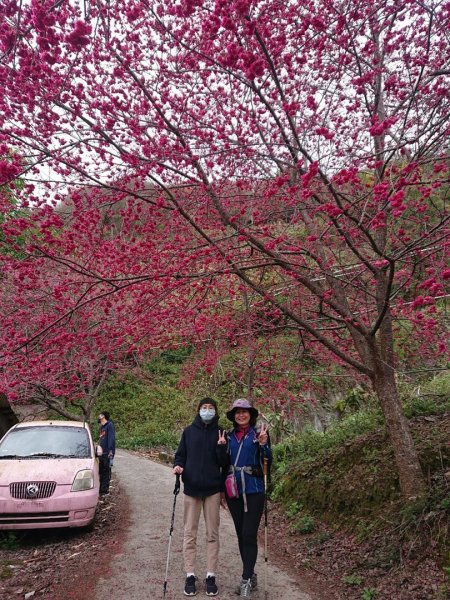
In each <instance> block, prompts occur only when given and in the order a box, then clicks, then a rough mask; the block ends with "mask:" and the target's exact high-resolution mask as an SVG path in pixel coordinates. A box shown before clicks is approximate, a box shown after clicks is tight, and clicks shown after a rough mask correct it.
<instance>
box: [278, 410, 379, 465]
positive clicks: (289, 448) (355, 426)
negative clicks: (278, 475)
mask: <svg viewBox="0 0 450 600" xmlns="http://www.w3.org/2000/svg"><path fill="white" fill-rule="evenodd" d="M381 424H382V417H381V415H380V413H379V412H377V411H374V410H364V411H359V412H357V413H355V414H352V415H349V416H348V417H346V418H345V419H343V420H342V421H338V422H336V423H334V424H333V425H332V426H331V427H329V428H328V429H327V430H326V431H325V432H319V431H316V430H315V429H313V427H311V426H307V427H305V429H304V430H303V431H302V432H301V433H299V434H297V435H294V436H291V437H288V438H286V439H285V440H284V441H283V442H282V443H281V444H278V445H277V446H276V447H275V449H274V453H275V459H276V464H277V463H278V462H280V463H284V462H285V461H286V460H289V461H290V462H292V461H294V460H297V459H298V460H300V461H301V462H302V463H304V462H307V461H308V460H315V459H316V458H317V456H318V455H319V454H321V453H323V452H325V451H327V450H330V449H333V448H337V447H340V446H341V445H343V444H345V443H346V442H348V441H350V440H352V439H354V438H355V437H357V436H358V435H361V434H363V433H367V432H370V431H374V430H375V429H377V428H378V427H380V425H381Z"/></svg>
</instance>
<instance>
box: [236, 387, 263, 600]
mask: <svg viewBox="0 0 450 600" xmlns="http://www.w3.org/2000/svg"><path fill="white" fill-rule="evenodd" d="M257 417H258V411H257V410H256V408H254V407H253V406H252V405H251V404H250V402H249V401H248V400H246V399H245V398H239V399H238V400H235V401H234V402H233V406H232V407H231V409H230V410H229V411H228V412H227V418H228V420H230V421H231V422H232V423H233V426H234V427H233V430H232V431H231V432H230V433H229V434H228V453H229V458H230V467H229V471H228V475H227V479H226V481H225V490H226V499H227V505H228V508H229V511H230V514H231V517H232V519H233V522H234V527H235V529H236V534H237V538H238V544H239V552H240V555H241V559H242V580H241V583H240V586H239V594H240V596H241V597H243V598H248V597H250V593H251V591H252V589H255V588H256V586H257V579H256V574H255V571H254V568H255V563H256V558H257V555H258V528H259V524H260V521H261V517H262V514H263V511H264V501H265V486H264V459H267V462H268V464H269V465H270V464H271V462H272V451H271V449H270V442H269V435H268V431H267V427H266V426H264V425H261V427H260V428H257V427H256V419H257Z"/></svg>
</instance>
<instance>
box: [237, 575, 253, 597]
mask: <svg viewBox="0 0 450 600" xmlns="http://www.w3.org/2000/svg"><path fill="white" fill-rule="evenodd" d="M251 593H252V580H251V579H243V580H242V581H241V589H240V594H239V596H240V597H241V598H250V595H251Z"/></svg>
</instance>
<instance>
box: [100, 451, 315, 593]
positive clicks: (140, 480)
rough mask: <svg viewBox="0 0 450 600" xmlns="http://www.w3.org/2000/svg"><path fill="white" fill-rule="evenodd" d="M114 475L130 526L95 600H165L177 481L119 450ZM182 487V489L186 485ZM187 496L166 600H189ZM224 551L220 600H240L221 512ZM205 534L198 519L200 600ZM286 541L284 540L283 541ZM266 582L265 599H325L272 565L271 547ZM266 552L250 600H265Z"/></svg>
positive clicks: (234, 557)
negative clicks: (185, 560) (126, 504)
mask: <svg viewBox="0 0 450 600" xmlns="http://www.w3.org/2000/svg"><path fill="white" fill-rule="evenodd" d="M114 476H115V477H116V478H117V479H118V480H119V483H120V486H121V488H122V489H123V490H124V491H125V493H126V494H127V496H128V497H129V502H130V511H131V514H130V527H129V530H128V534H127V537H126V540H125V543H124V546H123V552H122V553H121V554H118V555H117V556H116V557H115V559H114V561H113V563H112V567H111V571H110V572H109V573H108V574H107V575H105V578H101V579H100V580H99V581H98V584H97V588H96V595H95V600H104V599H105V597H108V598H111V600H153V599H154V598H161V599H162V598H163V583H164V576H165V571H166V560H167V549H168V543H169V529H170V518H171V514H172V507H173V499H174V496H173V489H174V483H175V478H174V476H173V474H172V469H171V468H170V467H168V466H165V465H162V464H158V463H155V462H153V461H150V460H148V459H146V458H143V457H140V456H136V455H134V454H131V453H128V452H126V451H124V450H119V451H118V452H117V454H116V457H115V460H114ZM182 487H183V486H182ZM183 496H184V495H183V493H182V489H181V492H180V494H179V495H178V497H177V504H176V516H175V525H174V532H173V536H172V545H171V553H170V564H169V575H168V578H167V579H168V584H167V591H166V596H165V600H174V599H176V598H177V599H180V598H186V596H184V594H183V587H184V577H185V574H184V571H183V560H182V538H183V523H182V518H183ZM220 531H221V537H220V542H221V549H220V563H219V573H218V576H217V583H218V585H219V595H218V598H221V599H223V600H236V599H237V596H236V594H235V593H234V590H235V588H236V585H237V582H238V581H239V579H240V557H239V551H238V546H237V541H236V537H235V533H234V527H233V522H232V520H231V517H230V515H229V514H228V512H227V511H225V510H223V509H221V526H220ZM204 537H205V530H204V525H203V522H202V518H201V520H200V529H199V537H198V542H199V544H198V545H199V552H198V556H197V575H198V577H199V585H198V594H197V596H198V597H202V596H203V597H206V596H205V592H204V588H203V583H202V580H203V578H204V577H205V567H206V563H205V555H204V546H205V543H204ZM281 541H282V540H280V542H281ZM268 556H269V563H268V568H267V581H268V583H269V585H268V586H267V587H268V594H267V600H278V599H283V600H325V598H317V596H314V598H313V597H312V596H311V595H310V593H309V592H308V591H307V590H306V589H301V587H300V586H299V584H298V582H296V581H294V579H292V578H291V577H290V576H289V574H288V573H285V572H283V571H281V570H280V569H278V568H277V567H275V566H274V565H272V564H270V548H269V550H268ZM264 569H265V565H264V549H263V548H261V549H260V552H259V557H258V562H257V565H256V569H255V570H256V572H257V573H258V575H259V589H258V590H255V591H254V592H253V594H252V598H254V599H255V600H266V599H265V598H264V589H263V588H264Z"/></svg>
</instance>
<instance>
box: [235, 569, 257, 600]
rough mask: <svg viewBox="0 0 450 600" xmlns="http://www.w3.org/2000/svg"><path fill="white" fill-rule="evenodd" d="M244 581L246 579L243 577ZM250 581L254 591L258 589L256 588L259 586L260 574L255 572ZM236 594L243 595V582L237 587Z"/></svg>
mask: <svg viewBox="0 0 450 600" xmlns="http://www.w3.org/2000/svg"><path fill="white" fill-rule="evenodd" d="M242 581H245V579H243V580H242ZM250 582H251V586H252V591H253V590H256V588H257V587H258V576H257V574H256V573H253V575H252V576H251V579H250ZM236 595H237V596H240V595H241V584H239V585H238V586H237V588H236Z"/></svg>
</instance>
